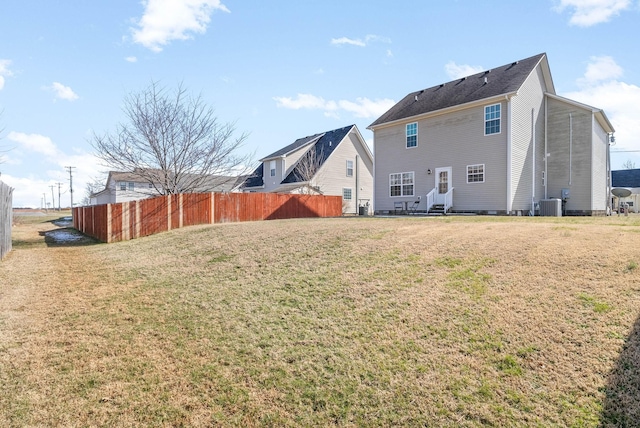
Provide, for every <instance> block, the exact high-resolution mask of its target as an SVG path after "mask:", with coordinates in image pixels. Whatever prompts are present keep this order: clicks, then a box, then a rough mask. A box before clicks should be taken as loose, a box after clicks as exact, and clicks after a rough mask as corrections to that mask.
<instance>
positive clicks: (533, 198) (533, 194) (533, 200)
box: [531, 108, 536, 216]
mask: <svg viewBox="0 0 640 428" xmlns="http://www.w3.org/2000/svg"><path fill="white" fill-rule="evenodd" d="M531 139H532V140H533V144H532V145H531V148H532V152H533V156H531V157H532V160H531V162H532V165H531V215H532V216H533V215H535V213H536V123H535V109H534V108H532V109H531Z"/></svg>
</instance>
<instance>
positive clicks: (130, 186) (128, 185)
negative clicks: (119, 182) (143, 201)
mask: <svg viewBox="0 0 640 428" xmlns="http://www.w3.org/2000/svg"><path fill="white" fill-rule="evenodd" d="M134 186H135V184H134V183H133V181H130V182H128V183H127V187H128V188H129V190H131V191H132V192H133V187H134Z"/></svg>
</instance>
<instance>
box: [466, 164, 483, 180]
mask: <svg viewBox="0 0 640 428" xmlns="http://www.w3.org/2000/svg"><path fill="white" fill-rule="evenodd" d="M467 183H484V164H478V165H467Z"/></svg>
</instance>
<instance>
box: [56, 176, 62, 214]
mask: <svg viewBox="0 0 640 428" xmlns="http://www.w3.org/2000/svg"><path fill="white" fill-rule="evenodd" d="M56 184H57V185H58V211H62V207H61V206H60V186H62V183H56Z"/></svg>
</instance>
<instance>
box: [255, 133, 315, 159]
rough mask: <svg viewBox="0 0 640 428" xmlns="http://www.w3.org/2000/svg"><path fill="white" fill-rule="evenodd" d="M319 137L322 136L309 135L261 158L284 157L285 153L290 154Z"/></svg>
mask: <svg viewBox="0 0 640 428" xmlns="http://www.w3.org/2000/svg"><path fill="white" fill-rule="evenodd" d="M321 135H322V134H315V135H310V136H308V137H304V138H298V139H297V140H296V141H294V142H293V143H291V144H289V145H288V146H286V147H283V148H281V149H280V150H278V151H276V152H273V153H271V154H270V155H269V156H265V157H264V158H262V160H265V159H270V158H276V157H280V156H282V155H286V154H287V153H289V152H292V151H293V150H296V149H299V148H300V147H302V146H305V145H307V144H309V143H311V142H312V141H313V140H315V139H317V138H318V137H320V136H321Z"/></svg>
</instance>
